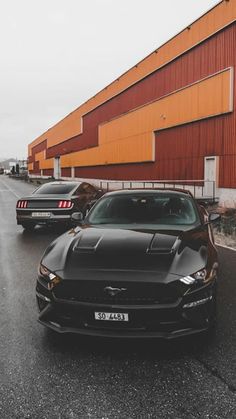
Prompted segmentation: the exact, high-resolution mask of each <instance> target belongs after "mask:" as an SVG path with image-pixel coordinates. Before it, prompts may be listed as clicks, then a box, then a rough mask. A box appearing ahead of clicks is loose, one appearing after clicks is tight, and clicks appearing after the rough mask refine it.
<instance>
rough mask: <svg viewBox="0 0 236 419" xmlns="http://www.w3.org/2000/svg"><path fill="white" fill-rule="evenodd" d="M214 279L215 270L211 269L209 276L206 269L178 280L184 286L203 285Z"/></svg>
mask: <svg viewBox="0 0 236 419" xmlns="http://www.w3.org/2000/svg"><path fill="white" fill-rule="evenodd" d="M215 277H216V269H215V268H213V269H212V270H211V271H210V273H209V274H207V270H206V269H201V270H200V271H197V272H195V273H194V274H192V275H188V276H185V277H183V278H181V279H180V281H181V282H183V283H184V284H186V285H193V284H199V285H204V284H207V283H208V282H210V281H212V280H213V279H214V278H215Z"/></svg>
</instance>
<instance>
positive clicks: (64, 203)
mask: <svg viewBox="0 0 236 419" xmlns="http://www.w3.org/2000/svg"><path fill="white" fill-rule="evenodd" d="M71 207H72V202H71V201H64V200H63V201H59V202H58V208H71Z"/></svg>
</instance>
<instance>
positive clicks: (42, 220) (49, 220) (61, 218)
mask: <svg viewBox="0 0 236 419" xmlns="http://www.w3.org/2000/svg"><path fill="white" fill-rule="evenodd" d="M16 221H17V224H18V225H22V224H24V223H29V224H31V225H37V224H43V225H50V224H55V223H66V222H68V223H69V222H70V221H71V214H53V213H51V216H50V217H43V216H42V217H32V212H30V213H28V214H16Z"/></svg>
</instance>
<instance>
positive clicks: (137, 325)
mask: <svg viewBox="0 0 236 419" xmlns="http://www.w3.org/2000/svg"><path fill="white" fill-rule="evenodd" d="M36 293H37V303H38V307H39V310H40V314H39V318H38V320H39V322H40V323H41V324H42V325H44V326H46V327H48V328H50V329H53V330H55V331H56V332H58V333H77V334H80V335H88V336H101V337H112V338H129V339H130V338H131V339H132V338H162V339H173V338H178V337H181V336H186V335H192V334H196V333H201V332H203V331H207V330H208V329H209V327H210V326H211V323H212V317H213V311H214V303H215V287H214V285H208V286H205V287H202V289H201V290H199V291H198V292H194V293H191V294H192V295H191V297H190V295H189V296H188V301H187V302H186V300H184V299H182V298H181V299H179V300H178V301H177V302H176V303H175V304H168V305H165V306H163V305H162V306H160V305H155V306H154V305H152V306H121V305H119V306H118V305H111V304H110V305H107V304H106V305H104V304H103V305H101V304H91V303H89V304H88V303H78V302H77V303H71V302H70V303H68V302H64V301H63V302H62V301H58V300H56V299H55V298H54V296H53V293H51V292H49V291H48V290H47V289H45V291H44V289H43V287H42V286H41V285H40V284H39V283H38V284H37V291H36ZM191 301H192V302H195V303H196V302H198V301H203V302H202V303H201V304H198V305H196V304H195V305H192V306H191V305H190V306H189V304H191ZM186 304H187V306H186ZM185 306H186V307H185ZM95 311H96V312H108V313H110V312H112V313H128V315H129V322H127V323H126V322H113V321H99V320H95V317H94V312H95Z"/></svg>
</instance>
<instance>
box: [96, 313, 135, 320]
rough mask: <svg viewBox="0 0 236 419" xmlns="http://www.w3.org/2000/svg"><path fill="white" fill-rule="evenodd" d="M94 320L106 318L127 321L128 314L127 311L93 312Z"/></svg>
mask: <svg viewBox="0 0 236 419" xmlns="http://www.w3.org/2000/svg"><path fill="white" fill-rule="evenodd" d="M94 316H95V320H108V321H112V322H128V321H129V315H128V313H104V312H97V311H96V312H95V313H94Z"/></svg>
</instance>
